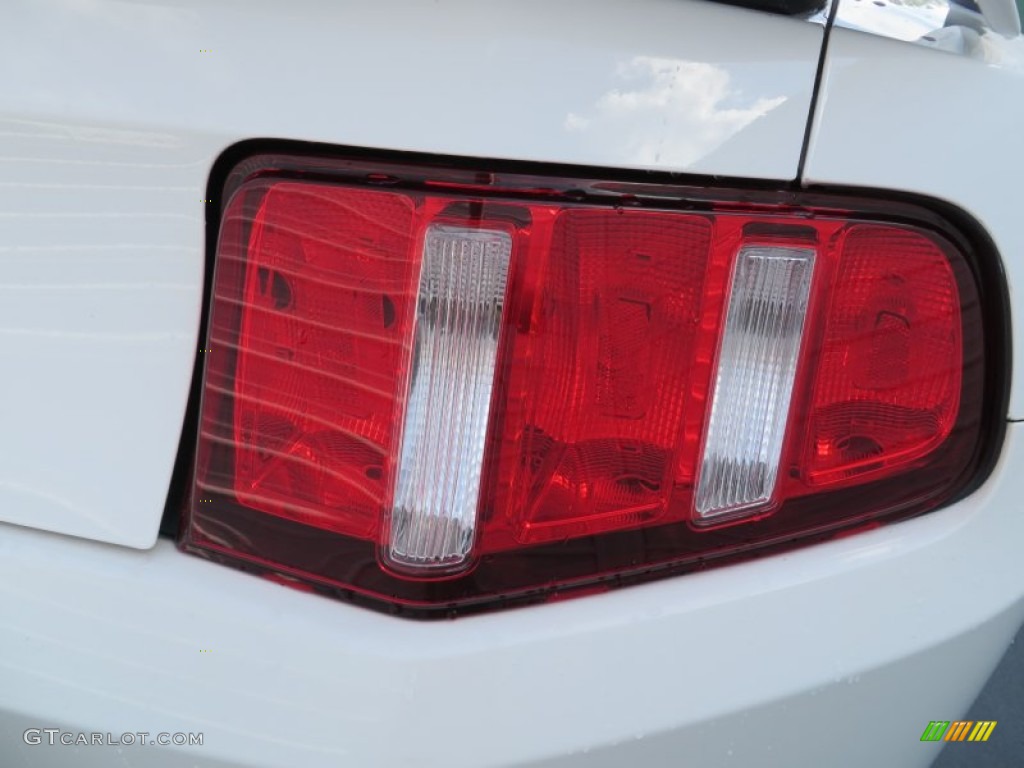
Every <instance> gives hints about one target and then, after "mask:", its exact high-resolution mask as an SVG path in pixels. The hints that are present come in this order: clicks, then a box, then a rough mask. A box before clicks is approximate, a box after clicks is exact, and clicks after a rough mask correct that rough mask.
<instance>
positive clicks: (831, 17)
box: [796, 0, 843, 189]
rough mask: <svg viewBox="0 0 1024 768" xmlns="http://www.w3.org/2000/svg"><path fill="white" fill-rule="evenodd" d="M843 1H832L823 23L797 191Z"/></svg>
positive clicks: (801, 184) (802, 177)
mask: <svg viewBox="0 0 1024 768" xmlns="http://www.w3.org/2000/svg"><path fill="white" fill-rule="evenodd" d="M842 1H843V0H832V7H831V8H830V9H829V12H828V19H827V20H826V21H825V29H824V30H823V32H822V41H821V54H820V55H819V56H818V70H817V71H816V72H815V74H814V90H813V91H812V92H811V105H810V110H809V112H808V113H807V125H806V126H805V128H804V143H803V146H802V147H800V162H799V163H797V167H796V186H797V188H798V189H799V188H800V187H802V186H803V181H804V167H805V166H806V165H807V152H808V151H809V150H810V146H811V130H812V129H813V128H814V118H815V113H816V112H817V109H818V96H819V95H820V93H821V81H822V78H823V77H824V76H825V59H826V57H827V56H828V42H829V38H830V37H831V36H832V23H833V22H834V21H835V19H836V14H837V13H838V12H839V3H841V2H842Z"/></svg>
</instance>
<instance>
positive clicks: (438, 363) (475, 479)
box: [386, 224, 512, 570]
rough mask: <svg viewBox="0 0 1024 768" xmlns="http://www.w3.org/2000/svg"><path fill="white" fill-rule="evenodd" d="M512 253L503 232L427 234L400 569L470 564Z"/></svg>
mask: <svg viewBox="0 0 1024 768" xmlns="http://www.w3.org/2000/svg"><path fill="white" fill-rule="evenodd" d="M511 255H512V237H511V235H510V234H509V233H507V232H502V231H500V230H488V229H469V228H465V227H457V226H450V225H442V224H434V225H432V226H430V227H429V228H428V229H427V232H426V235H425V237H424V242H423V262H422V265H421V268H420V269H421V271H420V281H419V295H418V298H417V302H416V326H415V337H414V341H413V359H412V372H411V377H410V383H409V392H408V398H407V401H406V411H405V423H404V426H403V431H402V447H401V452H400V457H399V465H398V470H397V476H398V479H397V484H396V487H395V495H394V504H393V507H392V510H391V517H390V526H388V530H389V537H390V541H389V542H388V544H387V548H386V557H387V559H388V560H389V561H390V562H391V563H392V564H394V565H396V566H398V567H400V568H403V569H407V570H408V569H417V570H418V569H457V568H458V567H459V566H461V565H463V564H464V563H466V562H467V561H468V559H469V556H470V552H471V549H472V547H473V540H474V536H475V533H476V525H477V519H476V517H477V503H478V497H479V495H480V474H481V467H482V465H483V454H484V441H485V438H486V433H487V423H488V417H489V414H490V408H491V390H492V388H493V384H494V365H495V360H496V358H497V352H498V337H499V334H500V331H501V318H502V310H503V308H504V306H505V290H506V285H507V282H508V269H509V261H510V258H511Z"/></svg>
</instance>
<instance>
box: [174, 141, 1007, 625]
mask: <svg viewBox="0 0 1024 768" xmlns="http://www.w3.org/2000/svg"><path fill="white" fill-rule="evenodd" d="M908 210H909V213H908V212H907V211H908ZM917 213H918V212H917V209H916V208H909V207H900V208H899V215H892V214H891V212H889V211H887V210H886V209H884V208H883V207H882V206H880V205H878V204H877V203H874V202H872V201H870V200H862V201H857V200H853V201H852V202H851V200H850V199H849V198H842V199H838V198H837V199H835V200H831V199H827V198H814V199H813V200H811V199H808V200H803V201H800V203H799V204H797V202H795V201H794V200H792V199H790V198H788V197H787V196H786V195H784V194H769V193H762V194H756V193H749V192H729V191H723V192H712V191H709V190H707V189H699V188H691V187H682V186H675V185H656V184H646V183H644V184H637V183H625V182H615V181H605V182H602V181H594V180H580V179H566V178H541V177H538V176H528V175H517V174H505V173H501V174H489V173H487V174H485V173H479V172H476V171H462V170H455V169H452V170H448V169H445V170H439V169H437V168H436V167H429V166H422V167H417V166H412V165H403V164H395V163H390V164H389V163H374V164H371V163H369V162H367V161H363V160H337V161H327V160H308V159H301V158H297V157H285V156H270V155H268V156H261V157H257V158H253V159H251V160H249V161H248V162H246V163H244V164H243V165H242V166H239V167H238V168H236V169H235V171H234V172H233V173H231V174H230V175H229V177H228V181H227V188H226V190H225V204H224V208H223V214H222V217H221V222H220V230H219V235H218V239H217V247H216V254H215V260H214V273H213V285H212V299H211V307H210V316H209V321H208V329H209V330H208V339H207V343H206V345H205V346H206V348H208V349H209V350H211V351H210V352H209V355H208V357H207V362H206V366H205V369H204V371H203V375H202V400H201V406H200V419H199V429H198V445H197V446H196V452H195V465H194V472H193V477H192V491H191V495H190V497H189V500H188V503H187V509H186V515H185V524H184V526H183V532H182V544H183V546H184V547H185V548H186V549H188V550H190V551H194V552H197V553H199V554H203V555H205V556H208V557H213V558H215V559H219V560H224V561H227V562H231V563H235V564H239V565H243V566H246V567H250V568H255V569H256V570H259V571H262V572H266V573H270V574H276V575H279V576H285V577H287V578H289V579H294V580H298V581H301V582H305V583H308V584H311V585H314V586H316V587H319V588H321V589H324V590H327V591H330V592H333V593H334V594H337V595H340V596H343V597H349V598H352V599H355V600H358V601H363V602H369V603H371V604H375V605H377V606H378V607H387V606H390V607H392V608H394V609H404V610H406V611H409V612H411V613H413V614H422V615H432V614H442V615H443V614H445V613H448V612H450V611H452V610H463V609H469V608H475V607H480V606H493V605H498V604H502V603H504V602H508V601H515V600H517V599H536V598H538V597H541V596H544V595H548V594H551V593H552V592H554V591H556V590H559V589H566V588H572V587H580V586H593V585H595V584H612V583H615V582H618V581H622V580H629V579H635V578H642V577H644V576H646V575H652V574H656V573H660V572H664V571H673V570H683V569H686V568H692V567H696V566H699V565H702V564H704V563H705V562H707V561H709V560H711V559H713V558H721V557H726V556H729V557H733V556H740V555H743V554H744V553H748V552H753V551H754V550H758V549H762V548H765V547H769V546H771V545H787V544H789V543H791V542H793V541H796V540H800V539H801V538H808V537H819V536H821V535H823V534H829V533H832V532H837V531H842V530H846V529H849V528H850V527H852V526H857V525H863V524H865V523H872V524H873V523H874V521H878V520H884V519H896V518H899V517H905V516H908V515H911V514H917V513H920V512H923V511H927V510H929V509H932V508H934V507H936V506H938V505H940V504H942V503H944V502H947V501H949V500H950V499H951V498H953V497H955V496H956V495H957V494H958V493H960V492H962V491H963V489H964V488H965V487H966V486H967V484H968V483H970V482H971V481H972V479H974V478H975V476H976V475H977V472H978V469H979V466H980V464H981V461H982V454H983V450H982V449H983V443H984V440H983V438H984V437H985V435H984V434H983V432H984V428H983V425H984V420H985V413H984V411H985V407H984V403H983V401H984V398H983V392H984V391H985V389H986V387H990V388H991V387H993V386H994V384H993V382H992V381H991V380H990V379H988V378H987V377H989V375H990V374H989V373H988V371H989V369H990V367H991V366H990V365H989V364H988V363H989V362H990V361H987V360H986V351H985V338H984V333H983V317H982V311H981V306H980V301H979V284H978V282H977V279H976V276H975V272H974V269H973V267H972V263H971V262H970V261H969V260H968V258H967V257H966V256H965V253H964V251H965V246H964V244H963V241H961V240H959V239H958V238H957V236H956V234H955V233H953V232H952V231H951V230H950V229H948V228H946V227H944V226H943V225H942V223H941V222H940V221H937V217H930V216H925V215H923V214H922V215H920V216H918V215H917Z"/></svg>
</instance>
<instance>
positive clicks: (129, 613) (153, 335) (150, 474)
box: [0, 0, 1024, 768]
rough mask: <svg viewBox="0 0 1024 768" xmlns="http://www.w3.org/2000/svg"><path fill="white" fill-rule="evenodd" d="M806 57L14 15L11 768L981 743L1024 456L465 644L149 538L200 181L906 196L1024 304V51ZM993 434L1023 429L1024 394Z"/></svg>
mask: <svg viewBox="0 0 1024 768" xmlns="http://www.w3.org/2000/svg"><path fill="white" fill-rule="evenodd" d="M847 1H849V2H854V1H855V0H841V2H847ZM823 38H824V27H823V26H822V24H821V23H818V22H815V21H813V20H812V21H806V20H802V19H796V18H787V17H782V16H773V15H769V14H765V13H759V12H756V11H750V10H743V9H739V8H733V7H727V6H723V5H717V4H712V3H709V2H705V1H704V0H640V1H639V2H632V3H622V2H613V1H611V0H600V1H598V2H595V1H594V0H587V1H584V0H569V1H567V2H560V3H542V2H512V1H511V0H492V1H491V2H469V1H468V0H467V1H463V0H438V1H437V2H415V1H414V0H403V2H394V3H386V4H385V3H356V2H327V1H326V0H301V2H290V3H282V2H276V1H275V2H263V1H262V0H261V1H260V2H246V3H241V2H229V1H228V0H219V1H218V2H204V1H203V0H160V1H157V0H153V1H151V2H149V1H147V2H142V1H141V0H139V1H138V2H129V1H123V2H122V1H118V0H81V1H72V0H46V1H45V2H27V1H24V0H16V1H15V2H14V3H12V4H9V5H8V6H7V7H5V8H4V9H3V10H0V61H3V63H4V64H5V66H4V67H3V71H4V72H5V73H6V75H5V77H4V78H3V79H2V80H0V142H2V149H0V264H2V265H3V272H2V276H0V354H2V358H3V359H4V361H5V366H4V374H3V376H2V377H0V409H2V418H0V521H3V522H4V523H5V524H2V525H0V763H2V764H3V765H32V766H36V765H40V766H51V765H52V766H59V765H80V766H93V765H95V766H108V765H118V764H124V765H133V766H134V765H139V766H193V765H197V766H198V765H201V766H237V767H238V768H243V767H244V768H263V767H266V768H269V767H270V766H303V767H304V768H314V767H315V766H336V765H355V766H370V765H374V766H376V765H381V766H399V765H413V764H417V765H442V764H443V765H446V766H450V767H452V768H454V767H455V766H520V765H524V766H525V765H533V766H551V767H552V768H555V766H557V767H558V768H568V767H569V766H576V765H579V766H584V765H585V766H622V765H649V766H657V765H665V766H669V765H672V766H678V765H695V766H701V767H702V768H705V767H711V766H728V765H759V766H775V765H778V766H794V765H808V766H810V765H835V766H841V765H849V766H862V765H867V764H871V763H872V762H873V763H875V764H879V765H900V766H913V765H921V766H923V765H928V764H929V763H930V762H931V761H932V760H933V759H934V758H935V756H936V755H937V752H938V749H939V748H940V744H931V743H922V742H921V741H920V740H919V739H920V736H921V732H922V730H923V729H924V728H925V726H926V725H927V724H928V722H929V721H931V720H936V719H940V720H953V719H956V717H958V716H960V715H962V714H963V713H964V712H966V710H967V707H968V706H969V705H970V703H971V702H972V701H973V699H974V697H975V696H976V695H977V693H978V691H979V690H980V688H981V686H982V685H983V683H984V682H985V680H986V679H987V677H988V675H989V674H990V673H991V671H992V669H993V668H994V666H995V664H996V663H997V661H998V660H999V658H1000V656H1001V654H1002V652H1003V651H1004V650H1005V648H1006V647H1007V645H1008V643H1009V642H1010V640H1011V638H1012V637H1013V636H1014V634H1015V632H1016V631H1017V629H1018V627H1020V625H1021V623H1022V622H1024V560H1022V559H1021V557H1020V554H1019V551H1020V542H1021V541H1024V516H1022V515H1021V514H1020V509H1019V500H1020V498H1021V496H1022V494H1024V479H1022V473H1021V468H1022V467H1024V434H1022V431H1021V427H1020V426H1018V425H1016V424H1013V423H1009V424H1008V425H1007V427H1006V434H1005V439H1004V441H1003V445H1002V450H1001V454H1000V456H999V459H998V462H997V463H996V466H995V468H994V469H993V470H992V472H991V474H990V475H989V476H988V478H987V480H986V481H985V482H984V484H983V485H982V486H981V487H980V488H979V489H978V490H976V491H975V492H974V493H972V494H971V495H969V496H968V497H966V498H964V499H962V500H960V501H958V502H957V503H955V504H952V505H950V506H947V507H945V508H943V509H941V510H938V511H935V512H932V513H929V514H927V515H923V516H921V517H917V518H914V519H912V520H907V521H905V522H900V523H895V524H891V525H885V526H882V527H880V528H878V529H876V530H871V531H867V532H863V533H858V534H856V535H853V536H849V537H844V538H840V539H836V540H832V541H828V542H826V543H821V544H814V545H810V546H806V547H803V548H801V549H797V550H793V551H789V552H786V553H783V554H776V555H772V556H766V557H760V558H757V559H754V560H751V561H749V562H744V563H741V564H736V565H729V566H726V567H720V568H716V569H712V570H709V571H705V572H700V573H694V574H690V575H685V576H681V577H675V578H668V579H662V580H659V581H654V582H651V583H647V584H643V585H640V586H633V587H629V588H624V589H620V590H615V591H612V592H609V593H606V594H600V595H592V596H583V597H578V598H574V599H569V600H564V601H556V602H551V603H548V604H545V605H539V606H534V607H528V608H520V609H515V610H508V611H498V612H494V613H488V614H484V615H478V616H469V617H461V618H458V619H456V620H453V621H442V622H429V623H424V622H416V621H410V620H407V619H403V618H397V617H392V616H387V615H383V614H378V613H375V612H372V611H368V610H366V609H364V608H361V607H358V606H354V605H349V604H346V603H342V602H336V601H331V600H325V599H323V598H322V597H319V596H316V595H313V594H305V593H302V592H300V591H297V590H290V589H283V588H282V587H281V586H279V585H277V584H274V583H272V582H270V581H268V580H264V579H258V578H254V577H253V576H251V575H248V574H245V573H241V572H238V571H235V570H232V569H229V568H225V567H222V566H220V565H217V564H214V563H210V562H206V561H203V560H201V559H198V558H195V557H190V556H187V555H185V554H183V553H182V552H179V551H178V550H177V549H176V548H175V545H174V542H173V541H172V540H169V539H168V538H162V537H158V532H159V528H160V523H161V518H162V516H163V515H164V511H165V505H166V503H167V499H168V494H169V492H173V490H174V489H173V487H172V485H173V484H172V473H173V471H174V467H175V461H176V457H177V455H178V450H179V442H180V440H181V435H182V425H183V423H184V421H185V416H186V409H187V407H188V403H189V398H190V391H191V387H192V381H193V368H194V365H195V363H196V360H197V353H196V350H197V347H198V346H199V343H200V342H199V328H200V323H201V316H202V312H203V286H204V279H205V270H206V264H207V261H206V215H207V207H208V206H209V205H210V203H207V202H205V201H206V200H208V199H210V195H211V192H212V193H215V190H210V189H209V187H208V182H209V179H210V174H211V170H212V169H213V167H214V164H215V163H216V161H217V159H218V157H220V156H221V154H222V153H223V152H224V151H225V150H227V149H228V148H230V147H232V146H233V145H235V144H237V143H238V142H240V141H245V140H249V139H259V138H275V139H290V140H301V141H309V142H321V143H326V144H333V145H341V146H350V147H366V148H374V149H380V150H410V151H415V152H420V153H429V154H438V155H451V156H460V157H475V158H496V159H503V160H526V161H535V162H544V163H555V164H564V165H573V164H575V165H583V166H588V167H592V168H630V169H637V170H657V171H673V172H679V173H684V174H693V175H696V176H697V177H701V178H710V177H715V178H725V179H728V178H736V179H748V180H749V179H754V180H761V181H765V182H778V183H779V184H780V185H781V184H785V185H790V184H793V183H794V180H796V181H797V182H799V184H801V185H804V186H809V187H810V186H822V187H842V188H848V189H849V188H867V189H870V190H874V191H876V192H877V193H879V194H880V193H884V192H891V193H893V194H894V195H896V194H898V195H904V194H913V195H918V196H923V197H925V198H929V199H933V200H937V201H941V202H942V203H945V204H948V205H950V206H954V207H956V208H957V209H959V210H961V211H963V212H964V213H965V214H966V215H967V216H969V217H972V218H973V219H974V220H975V221H976V222H977V223H978V224H979V225H980V227H981V228H983V229H984V231H985V232H986V233H987V235H988V237H990V238H991V240H992V242H993V243H994V244H995V247H996V249H997V250H998V252H999V254H1000V255H1001V257H1002V260H1003V261H1002V265H1001V266H1002V269H1003V270H1004V272H1005V276H1006V280H1007V282H1008V285H1009V290H1010V296H1011V299H1014V298H1015V297H1016V295H1017V294H1016V293H1015V288H1016V285H1017V284H1018V283H1019V282H1020V280H1021V279H1024V257H1022V255H1024V228H1022V227H1021V226H1019V215H1020V213H1019V208H1020V195H1019V193H1018V191H1017V185H1018V184H1019V180H1020V179H1021V178H1024V143H1022V141H1021V137H1022V136H1024V39H1022V38H1021V37H1020V36H1017V37H1016V38H1009V37H1000V36H990V37H989V38H987V39H988V41H989V42H988V43H987V44H986V46H985V47H984V48H983V50H981V51H980V52H979V50H978V49H975V50H974V52H973V55H970V54H966V53H965V54H955V53H949V52H946V51H940V50H933V49H931V48H929V47H927V46H925V45H917V44H914V43H908V42H904V41H897V40H890V39H884V38H881V37H878V36H874V35H870V34H865V33H863V32H859V31H853V30H849V29H842V28H838V27H837V28H835V29H832V30H831V33H830V37H829V42H828V47H827V53H826V55H825V59H824V62H823V67H822V70H821V77H820V82H819V81H818V66H819V56H820V54H821V49H822V43H823ZM816 87H817V89H818V91H817V97H816V98H815V88H816ZM809 118H810V119H809ZM808 127H809V128H810V137H809V142H808V144H807V147H806V152H804V150H805V147H804V138H805V131H806V130H807V129H808ZM1011 323H1012V331H1013V333H1012V338H1013V339H1014V341H1015V352H1016V355H1015V356H1016V359H1022V358H1024V346H1022V342H1021V338H1022V337H1024V331H1022V329H1021V328H1020V327H1019V325H1017V316H1016V315H1015V316H1014V317H1013V318H1011ZM1006 375H1007V376H1009V375H1010V368H1009V361H1008V360H1007V369H1006ZM1006 417H1007V420H1008V421H1010V422H1013V421H1015V420H1021V419H1024V387H1022V386H1021V385H1020V383H1019V382H1018V381H1014V382H1013V384H1012V387H1011V390H1010V398H1009V405H1008V411H1007V413H1006ZM30 729H59V731H60V732H67V733H80V732H86V733H97V732H98V733H103V734H107V733H110V734H113V735H115V736H117V735H119V734H122V733H125V732H131V733H139V732H146V733H148V734H157V733H164V732H166V733H179V732H181V733H196V732H201V733H202V734H203V743H202V745H192V746H188V745H173V744H172V745H166V746H159V745H148V744H142V745H139V744H133V745H127V744H124V745H103V746H99V745H89V746H82V745H62V744H60V743H59V739H58V743H57V744H55V745H52V746H50V745H47V744H45V743H44V744H33V743H29V742H30V740H29V739H26V738H25V735H24V734H25V732H26V731H27V730H30ZM997 733H998V732H997ZM44 740H45V736H44ZM978 746H979V747H983V746H984V745H978Z"/></svg>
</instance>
